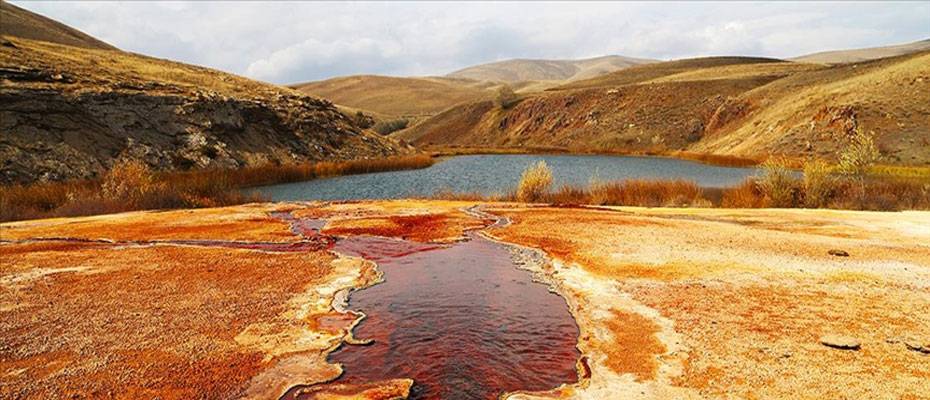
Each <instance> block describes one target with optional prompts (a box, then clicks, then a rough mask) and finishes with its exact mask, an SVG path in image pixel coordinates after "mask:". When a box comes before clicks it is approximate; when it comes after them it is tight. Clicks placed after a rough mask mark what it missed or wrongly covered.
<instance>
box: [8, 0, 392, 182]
mask: <svg viewBox="0 0 930 400" xmlns="http://www.w3.org/2000/svg"><path fill="white" fill-rule="evenodd" d="M3 4H4V5H3V7H4V20H3V25H4V30H5V32H14V31H13V30H7V28H6V21H7V20H6V16H7V15H8V13H13V12H16V11H17V9H15V8H12V7H11V6H9V5H7V4H5V3H3ZM19 21H24V22H23V25H22V26H24V27H25V28H22V29H25V30H24V31H25V32H46V31H47V29H46V27H47V26H58V25H55V24H53V23H50V22H49V21H48V20H47V19H44V18H41V17H32V18H31V19H29V18H23V19H20V20H19ZM29 24H33V25H35V26H34V27H33V28H34V29H33V28H30V25H29ZM17 29H21V28H17ZM69 29H70V28H69ZM62 32H70V31H68V30H67V29H65V30H62ZM74 32H76V31H74ZM46 38H47V39H56V40H57V41H65V39H62V37H58V38H49V37H46ZM91 39H92V38H91ZM85 42H86V43H85V44H87V43H89V44H93V43H94V42H93V41H89V42H88V41H87V40H85ZM101 47H102V46H97V47H93V46H89V45H88V46H82V47H76V46H72V45H67V44H61V43H55V42H50V41H40V40H33V39H26V38H20V37H14V36H7V35H4V36H2V37H0V82H3V85H2V86H0V132H2V135H0V160H3V161H2V164H0V183H28V182H35V181H44V180H64V179H75V178H92V177H95V176H98V175H99V174H100V173H101V172H103V171H105V170H106V169H107V168H108V167H109V166H110V165H112V163H113V162H114V161H116V160H117V159H118V158H120V157H133V158H138V159H141V160H144V161H145V162H146V163H147V164H148V165H149V166H151V167H152V168H154V169H158V170H185V169H191V168H236V167H242V166H251V165H258V164H263V163H269V162H270V163H292V162H302V161H312V160H324V159H325V160H340V159H354V158H364V157H377V156H384V155H393V154H398V153H404V152H408V151H410V149H409V148H407V146H404V145H400V144H398V143H397V142H396V141H395V140H393V139H390V138H386V137H383V136H381V135H378V134H376V133H374V132H372V131H369V130H363V129H360V128H359V127H358V126H356V125H355V123H354V122H353V121H352V120H351V119H350V118H348V117H347V116H345V115H343V114H342V113H340V112H339V111H338V110H337V109H336V108H335V106H334V105H333V104H332V103H330V102H329V101H326V100H321V99H318V98H315V97H310V96H306V95H303V94H301V93H299V92H296V91H294V90H291V89H287V88H283V87H279V86H275V85H271V84H267V83H263V82H257V81H253V80H249V79H246V78H242V77H239V76H235V75H231V74H227V73H224V72H220V71H217V70H213V69H208V68H202V67H197V66H193V65H187V64H181V63H177V62H172V61H167V60H161V59H156V58H152V57H146V56H142V55H137V54H132V53H127V52H122V51H119V50H113V49H111V48H109V47H107V48H101Z"/></svg>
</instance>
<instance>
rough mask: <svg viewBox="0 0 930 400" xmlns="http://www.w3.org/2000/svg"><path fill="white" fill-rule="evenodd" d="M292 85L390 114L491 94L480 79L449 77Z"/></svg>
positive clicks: (411, 113)
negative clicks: (483, 86)
mask: <svg viewBox="0 0 930 400" xmlns="http://www.w3.org/2000/svg"><path fill="white" fill-rule="evenodd" d="M291 87H292V88H294V89H296V90H298V91H300V92H303V93H306V94H309V95H313V96H319V97H322V98H326V99H329V100H332V101H333V102H334V103H336V104H339V105H340V106H346V107H351V108H354V109H359V110H362V111H363V112H364V111H370V112H374V113H378V114H382V115H385V116H389V117H418V116H429V115H433V114H436V113H438V112H440V111H442V110H445V109H447V108H449V107H452V106H454V105H456V104H459V103H463V102H467V101H474V100H478V99H481V98H486V97H490V96H491V95H492V93H491V92H490V91H489V90H487V88H482V87H481V86H480V83H479V82H474V81H469V80H461V79H447V78H429V77H423V78H397V77H389V76H378V75H357V76H347V77H339V78H333V79H327V80H324V81H318V82H308V83H301V84H295V85H292V86H291Z"/></svg>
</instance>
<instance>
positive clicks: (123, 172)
mask: <svg viewBox="0 0 930 400" xmlns="http://www.w3.org/2000/svg"><path fill="white" fill-rule="evenodd" d="M159 186H160V185H158V184H157V183H156V182H155V177H154V176H153V175H152V172H151V171H150V170H149V168H148V166H147V165H145V163H143V162H142V161H139V160H130V159H125V160H121V161H118V162H116V164H114V165H113V167H111V168H110V171H108V172H107V174H106V175H104V177H103V182H102V184H101V187H100V189H101V194H102V195H103V197H104V198H105V199H107V200H111V201H117V202H125V203H126V204H127V205H129V206H138V205H140V204H141V202H142V200H143V199H145V198H146V197H147V196H149V195H150V194H151V193H153V192H155V191H157V190H159Z"/></svg>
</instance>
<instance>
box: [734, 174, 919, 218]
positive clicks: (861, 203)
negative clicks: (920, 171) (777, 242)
mask: <svg viewBox="0 0 930 400" xmlns="http://www.w3.org/2000/svg"><path fill="white" fill-rule="evenodd" d="M793 190H794V196H793V197H791V199H790V201H789V202H787V203H778V205H776V203H773V201H772V198H771V197H770V196H769V195H768V194H766V193H765V189H764V188H763V187H762V185H760V183H759V182H758V181H757V180H755V179H753V178H750V179H747V180H746V181H745V182H743V183H742V184H740V185H739V186H736V187H734V188H731V189H725V190H724V191H723V199H722V201H721V207H724V208H763V207H782V208H799V207H809V208H815V207H816V208H833V209H845V210H872V211H897V210H930V182H927V181H925V180H915V179H900V178H897V179H893V178H885V179H876V178H870V179H866V180H865V181H863V182H860V181H858V180H855V179H850V178H835V179H833V178H830V180H829V183H823V186H821V187H818V188H816V189H813V190H814V191H813V192H812V193H808V192H807V190H808V189H807V188H806V187H805V186H803V185H802V186H795V187H794V188H793ZM802 199H803V201H802ZM815 199H816V200H815ZM815 204H816V205H815Z"/></svg>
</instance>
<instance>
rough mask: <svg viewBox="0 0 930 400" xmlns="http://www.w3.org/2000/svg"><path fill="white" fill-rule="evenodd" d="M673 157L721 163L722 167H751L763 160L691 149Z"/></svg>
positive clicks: (679, 152) (707, 162)
mask: <svg viewBox="0 0 930 400" xmlns="http://www.w3.org/2000/svg"><path fill="white" fill-rule="evenodd" d="M671 156H672V157H675V158H681V159H684V160H691V161H697V162H701V163H704V164H710V165H719V166H721V167H751V166H754V165H759V164H760V163H761V160H759V159H755V158H748V157H737V156H729V155H723V154H709V153H694V152H690V151H678V152H674V153H672V154H671Z"/></svg>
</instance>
